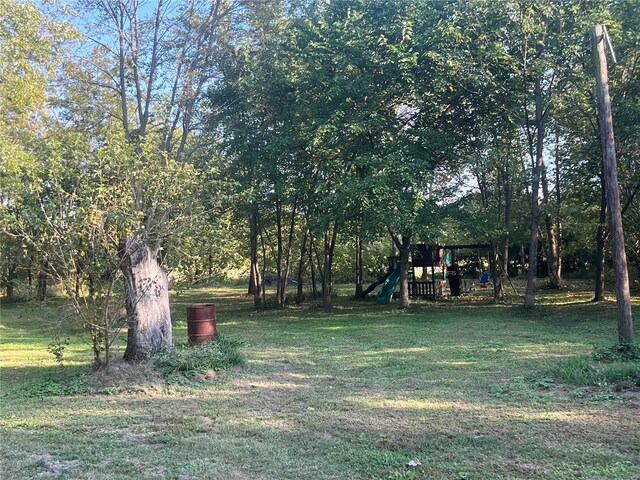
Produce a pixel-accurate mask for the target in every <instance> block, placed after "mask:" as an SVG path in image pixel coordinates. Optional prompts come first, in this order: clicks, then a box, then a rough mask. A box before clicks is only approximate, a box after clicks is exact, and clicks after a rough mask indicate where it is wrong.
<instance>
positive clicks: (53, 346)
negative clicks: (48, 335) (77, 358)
mask: <svg viewBox="0 0 640 480" xmlns="http://www.w3.org/2000/svg"><path fill="white" fill-rule="evenodd" d="M70 340H71V339H70V338H69V337H66V338H64V339H61V338H60V337H58V336H57V335H56V336H55V337H54V338H53V340H52V341H51V342H50V343H49V345H47V351H48V352H49V353H50V354H51V355H53V356H54V357H55V359H56V362H58V363H59V364H60V365H62V364H63V362H64V350H65V348H67V346H68V345H69V341H70Z"/></svg>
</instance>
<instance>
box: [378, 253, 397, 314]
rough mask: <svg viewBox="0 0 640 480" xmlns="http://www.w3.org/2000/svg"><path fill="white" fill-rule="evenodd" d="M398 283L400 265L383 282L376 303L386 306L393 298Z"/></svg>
mask: <svg viewBox="0 0 640 480" xmlns="http://www.w3.org/2000/svg"><path fill="white" fill-rule="evenodd" d="M398 283H400V264H399V263H398V265H397V266H396V269H395V270H394V271H393V273H392V274H391V275H389V277H388V278H387V279H386V280H385V281H384V284H383V285H382V288H381V289H380V290H379V291H378V303H382V304H385V305H386V304H387V303H389V302H390V301H391V299H392V298H393V292H395V291H396V287H397V286H398Z"/></svg>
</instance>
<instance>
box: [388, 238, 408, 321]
mask: <svg viewBox="0 0 640 480" xmlns="http://www.w3.org/2000/svg"><path fill="white" fill-rule="evenodd" d="M387 230H389V235H390V236H391V243H392V245H394V246H395V248H397V249H398V252H399V254H400V299H399V302H400V308H409V306H410V305H411V303H410V300H409V254H410V249H411V236H412V234H411V233H407V234H402V235H401V237H400V238H398V236H397V235H396V234H395V233H394V232H393V230H391V227H389V226H387Z"/></svg>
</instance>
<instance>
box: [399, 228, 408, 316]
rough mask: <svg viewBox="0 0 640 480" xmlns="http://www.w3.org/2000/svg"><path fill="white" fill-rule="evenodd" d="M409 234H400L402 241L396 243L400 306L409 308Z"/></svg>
mask: <svg viewBox="0 0 640 480" xmlns="http://www.w3.org/2000/svg"><path fill="white" fill-rule="evenodd" d="M410 247H411V234H409V235H402V242H401V243H400V244H399V245H398V251H399V252H400V308H409V306H410V301H409V253H410V252H409V250H410Z"/></svg>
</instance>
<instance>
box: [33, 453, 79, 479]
mask: <svg viewBox="0 0 640 480" xmlns="http://www.w3.org/2000/svg"><path fill="white" fill-rule="evenodd" d="M32 459H33V460H34V461H35V463H36V465H37V466H38V467H40V468H41V469H42V470H43V471H42V472H40V473H38V474H37V476H38V477H57V476H58V475H60V474H61V473H63V472H66V471H68V470H73V469H74V468H78V467H79V466H80V461H79V460H66V461H63V460H55V459H54V458H53V457H52V456H51V455H49V454H48V453H45V454H43V455H34V456H33V457H32Z"/></svg>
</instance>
